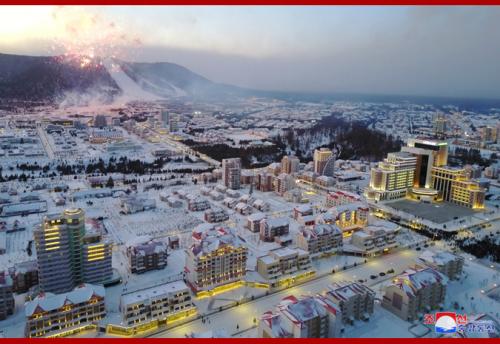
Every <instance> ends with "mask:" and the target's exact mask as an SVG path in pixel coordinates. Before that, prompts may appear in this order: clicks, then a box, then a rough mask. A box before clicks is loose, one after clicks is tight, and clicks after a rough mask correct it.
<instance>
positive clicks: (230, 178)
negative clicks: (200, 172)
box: [222, 158, 241, 190]
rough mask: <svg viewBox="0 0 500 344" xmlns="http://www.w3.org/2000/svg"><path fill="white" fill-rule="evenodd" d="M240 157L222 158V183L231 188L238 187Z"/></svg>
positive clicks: (235, 188)
mask: <svg viewBox="0 0 500 344" xmlns="http://www.w3.org/2000/svg"><path fill="white" fill-rule="evenodd" d="M240 178H241V159H240V158H231V159H222V183H223V184H224V186H225V187H228V188H230V189H232V190H237V189H239V188H240Z"/></svg>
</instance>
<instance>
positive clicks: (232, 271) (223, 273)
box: [185, 234, 248, 292]
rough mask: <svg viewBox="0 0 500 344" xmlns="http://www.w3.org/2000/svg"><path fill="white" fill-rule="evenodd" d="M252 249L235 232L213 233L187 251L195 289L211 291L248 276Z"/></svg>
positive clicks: (189, 280)
mask: <svg viewBox="0 0 500 344" xmlns="http://www.w3.org/2000/svg"><path fill="white" fill-rule="evenodd" d="M247 257H248V248H247V247H245V246H243V245H242V244H241V243H240V242H239V241H238V239H237V238H236V237H234V236H233V235H231V234H223V235H209V236H206V237H204V238H202V239H201V240H200V241H199V242H195V243H193V245H192V246H191V247H190V248H189V249H188V250H187V252H186V266H185V272H186V278H187V280H188V283H189V286H190V287H191V289H193V291H195V292H198V291H201V290H210V289H213V288H215V287H218V286H221V285H224V284H228V283H232V282H236V281H239V280H241V279H243V278H244V277H245V274H246V262H247Z"/></svg>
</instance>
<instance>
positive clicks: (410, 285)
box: [392, 268, 448, 295]
mask: <svg viewBox="0 0 500 344" xmlns="http://www.w3.org/2000/svg"><path fill="white" fill-rule="evenodd" d="M434 283H441V284H443V285H446V284H447V283H448V278H447V277H446V276H445V275H443V274H442V273H440V272H439V271H437V270H434V269H432V268H425V269H420V270H417V269H408V270H406V271H405V272H403V273H402V274H401V275H399V276H397V277H396V278H395V279H394V280H393V281H392V285H394V286H397V287H399V288H400V289H401V290H403V291H404V292H405V293H406V294H408V295H415V294H416V293H417V291H418V290H420V289H423V288H425V287H426V286H428V285H430V284H434Z"/></svg>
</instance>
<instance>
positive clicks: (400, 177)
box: [369, 152, 417, 201]
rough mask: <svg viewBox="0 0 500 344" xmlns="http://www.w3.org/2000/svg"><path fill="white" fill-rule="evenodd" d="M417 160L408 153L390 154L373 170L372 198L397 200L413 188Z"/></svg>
mask: <svg viewBox="0 0 500 344" xmlns="http://www.w3.org/2000/svg"><path fill="white" fill-rule="evenodd" d="M416 165H417V158H416V157H414V156H413V155H412V154H410V153H407V152H396V153H389V154H388V155H387V158H386V159H384V161H382V162H380V163H379V165H378V167H376V168H373V169H372V170H371V178H370V188H369V190H370V195H369V196H370V198H373V199H376V200H379V201H380V200H388V199H397V198H401V197H404V196H405V195H406V190H408V188H411V187H412V186H413V180H414V174H415V168H416Z"/></svg>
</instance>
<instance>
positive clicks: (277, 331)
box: [258, 295, 342, 338]
mask: <svg viewBox="0 0 500 344" xmlns="http://www.w3.org/2000/svg"><path fill="white" fill-rule="evenodd" d="M341 328H342V311H341V310H340V308H339V307H338V306H337V305H336V304H335V303H333V302H332V301H331V300H329V299H327V298H326V297H324V296H321V295H316V296H303V297H300V298H297V297H295V296H288V297H286V298H284V299H283V300H282V301H281V302H280V303H279V304H278V305H277V306H276V308H275V310H274V311H272V310H271V311H267V312H265V313H264V314H263V315H262V316H261V318H260V322H259V333H258V336H259V337H260V338H335V337H340V335H341V332H340V331H341Z"/></svg>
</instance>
